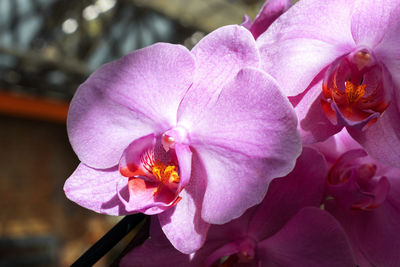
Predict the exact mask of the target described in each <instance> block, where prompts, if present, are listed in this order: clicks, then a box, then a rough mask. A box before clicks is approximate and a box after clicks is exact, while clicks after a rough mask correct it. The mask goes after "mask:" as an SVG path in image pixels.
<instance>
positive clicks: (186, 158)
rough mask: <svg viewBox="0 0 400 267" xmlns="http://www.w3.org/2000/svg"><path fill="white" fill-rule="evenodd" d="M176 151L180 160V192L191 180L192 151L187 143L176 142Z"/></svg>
mask: <svg viewBox="0 0 400 267" xmlns="http://www.w3.org/2000/svg"><path fill="white" fill-rule="evenodd" d="M175 152H176V156H177V158H178V162H179V176H180V181H179V187H178V192H179V191H181V190H182V189H183V188H184V187H185V186H186V185H187V184H188V183H189V180H190V175H191V171H192V151H191V150H190V147H188V146H187V145H182V144H175Z"/></svg>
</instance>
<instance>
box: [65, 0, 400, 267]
mask: <svg viewBox="0 0 400 267" xmlns="http://www.w3.org/2000/svg"><path fill="white" fill-rule="evenodd" d="M399 44H400V0H376V1H370V0H300V1H298V2H297V3H296V4H294V5H292V1H288V0H286V1H284V0H269V1H267V2H266V3H265V5H264V6H263V7H262V9H261V11H260V13H259V14H258V15H257V17H256V18H255V20H254V21H253V22H252V21H251V20H250V18H249V17H247V16H245V19H244V21H243V24H242V26H237V25H230V26H225V27H222V28H219V29H217V30H215V31H214V32H212V33H210V34H209V35H207V36H206V37H204V38H203V39H202V40H201V41H200V42H199V43H198V44H197V45H196V46H195V47H194V48H193V49H192V50H191V51H189V50H187V49H186V48H185V47H183V46H180V45H172V44H166V43H159V44H155V45H152V46H149V47H146V48H143V49H141V50H138V51H134V52H133V53H131V54H129V55H127V56H125V57H123V58H121V59H119V60H116V61H114V62H111V63H108V64H106V65H104V66H103V67H101V68H100V69H99V70H97V71H96V72H95V73H93V74H92V75H91V76H90V77H89V78H88V80H87V81H86V82H85V83H83V84H82V85H81V86H80V87H79V88H78V90H77V92H76V94H75V96H74V98H73V100H72V102H71V106H70V110H69V116H68V121H67V129H68V135H69V138H70V142H71V145H72V147H73V149H74V151H75V152H76V154H77V155H78V157H79V159H80V161H81V164H80V165H79V166H78V168H77V170H76V171H75V172H74V173H73V174H72V175H71V177H69V179H68V180H67V181H66V183H65V186H64V190H65V193H66V195H67V197H68V198H70V199H71V200H72V201H75V202H76V203H78V204H79V205H81V206H83V207H86V208H88V209H91V210H94V211H96V212H99V213H103V214H108V215H127V214H134V213H144V214H147V215H152V216H151V217H152V220H151V229H150V238H149V239H148V240H147V241H145V243H144V244H143V245H141V246H139V247H136V248H134V249H133V250H132V251H130V252H129V253H128V254H126V255H125V257H124V258H123V259H122V260H121V263H120V264H121V266H164V265H166V264H168V265H171V266H361V267H363V266H399V265H400V254H399V253H398V252H397V250H398V248H399V247H400V236H399V235H400V200H399V199H400V45H399Z"/></svg>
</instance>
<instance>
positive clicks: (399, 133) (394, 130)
mask: <svg viewBox="0 0 400 267" xmlns="http://www.w3.org/2000/svg"><path fill="white" fill-rule="evenodd" d="M399 119H400V112H399V110H398V109H397V107H396V105H394V103H392V104H391V105H390V106H389V108H388V109H387V110H386V111H385V112H384V113H383V114H382V116H381V117H380V118H379V119H378V121H377V122H376V123H374V124H373V125H371V126H370V127H369V128H368V129H366V130H364V131H359V130H355V129H348V131H349V133H350V134H351V136H352V137H353V138H354V139H355V140H357V142H359V143H360V144H361V145H362V146H363V147H364V148H365V150H366V151H367V152H368V154H370V156H371V157H373V158H375V159H377V160H379V161H381V162H383V163H384V164H389V165H392V166H395V167H397V168H400V123H399Z"/></svg>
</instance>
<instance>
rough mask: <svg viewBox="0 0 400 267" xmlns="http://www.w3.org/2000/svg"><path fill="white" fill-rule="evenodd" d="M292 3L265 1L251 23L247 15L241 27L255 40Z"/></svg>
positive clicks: (282, 0) (285, 0)
mask: <svg viewBox="0 0 400 267" xmlns="http://www.w3.org/2000/svg"><path fill="white" fill-rule="evenodd" d="M292 2H293V1H292V0H267V1H266V2H265V3H264V5H263V6H262V7H261V9H260V12H258V14H257V16H256V17H255V19H254V21H253V22H252V21H251V18H250V17H249V16H248V15H244V18H243V22H242V26H244V27H246V28H247V29H248V30H249V31H250V32H251V34H253V36H254V39H257V38H258V36H260V35H261V34H262V33H263V32H265V31H266V30H267V29H268V27H269V26H270V25H271V24H272V22H274V21H275V20H276V19H277V18H278V17H279V16H280V15H282V14H283V13H284V12H285V11H286V10H288V9H289V8H290V7H291V6H292Z"/></svg>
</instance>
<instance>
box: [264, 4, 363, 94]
mask: <svg viewBox="0 0 400 267" xmlns="http://www.w3.org/2000/svg"><path fill="white" fill-rule="evenodd" d="M352 5H353V1H352V0H339V1H334V2H333V1H330V0H312V1H300V2H298V3H296V4H295V5H294V6H292V7H291V8H290V9H289V10H288V11H286V12H285V13H284V14H282V15H281V16H280V17H279V18H278V19H277V20H276V21H275V22H274V23H273V24H272V25H271V26H270V27H269V29H268V30H267V31H266V32H265V33H263V34H262V35H261V36H260V37H259V38H258V39H257V45H258V47H259V49H260V55H261V59H262V64H263V65H262V66H261V67H262V69H263V70H265V71H266V72H268V73H270V74H271V75H272V76H273V77H274V78H276V79H277V80H278V82H279V84H280V85H281V86H282V89H283V90H284V94H285V95H287V96H295V95H298V94H299V93H301V92H303V91H304V90H305V89H306V88H307V87H308V85H309V84H310V83H311V81H312V80H313V79H314V77H315V76H317V74H318V73H319V72H320V71H321V70H322V69H324V68H325V67H326V66H327V65H329V64H330V63H331V62H333V61H334V60H335V59H336V58H337V57H339V56H341V55H343V54H346V53H348V52H350V51H351V50H352V49H353V48H354V46H355V43H354V40H353V38H352V35H351V32H350V16H351V7H352Z"/></svg>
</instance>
